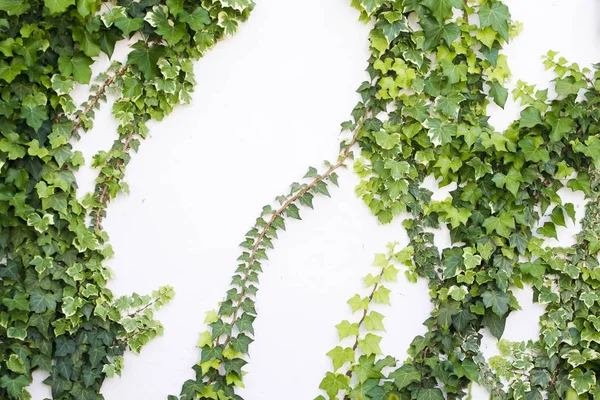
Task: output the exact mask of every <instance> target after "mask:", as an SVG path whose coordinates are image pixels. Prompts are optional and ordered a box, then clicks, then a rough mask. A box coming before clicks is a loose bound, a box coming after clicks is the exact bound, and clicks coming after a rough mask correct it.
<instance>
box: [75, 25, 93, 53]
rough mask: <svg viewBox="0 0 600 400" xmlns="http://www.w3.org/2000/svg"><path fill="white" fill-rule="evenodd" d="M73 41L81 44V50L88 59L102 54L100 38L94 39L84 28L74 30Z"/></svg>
mask: <svg viewBox="0 0 600 400" xmlns="http://www.w3.org/2000/svg"><path fill="white" fill-rule="evenodd" d="M73 40H75V41H76V42H77V43H78V44H79V48H80V49H81V50H83V53H84V54H85V55H86V56H88V57H96V56H98V55H99V54H100V44H99V41H98V38H96V37H94V36H93V34H91V33H90V32H89V31H87V30H86V29H83V28H79V27H77V28H74V29H73Z"/></svg>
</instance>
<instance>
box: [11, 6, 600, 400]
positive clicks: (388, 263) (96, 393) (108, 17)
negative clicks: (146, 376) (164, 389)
mask: <svg viewBox="0 0 600 400" xmlns="http://www.w3.org/2000/svg"><path fill="white" fill-rule="evenodd" d="M351 5H352V6H353V7H354V8H356V9H357V11H358V15H359V18H360V20H362V21H364V22H365V23H368V24H370V26H371V27H372V29H371V32H370V35H369V43H370V47H369V48H370V57H369V59H368V68H367V73H368V77H369V79H368V80H367V81H365V82H363V83H362V84H360V86H359V88H358V90H357V92H358V94H359V96H360V99H361V100H360V101H359V102H358V104H357V105H356V106H355V107H354V109H353V110H351V113H350V115H351V118H350V119H349V120H348V121H346V122H344V123H342V129H343V131H344V132H346V134H347V135H346V139H345V140H343V141H342V143H341V145H340V151H339V154H337V155H336V156H334V157H333V158H332V159H331V162H327V163H325V165H324V166H322V168H314V167H310V168H309V169H308V171H307V173H306V175H305V176H304V177H303V178H302V180H301V181H300V182H295V183H293V184H292V185H291V187H290V190H289V191H288V192H287V193H284V194H283V195H281V196H279V197H277V198H276V199H275V201H274V203H272V204H270V205H266V206H265V207H264V208H263V209H262V212H261V213H260V215H259V217H258V218H257V219H256V223H255V225H254V226H252V227H251V228H250V230H249V231H248V233H247V234H246V236H245V238H244V239H243V241H242V243H241V247H242V252H241V255H240V257H239V259H238V265H237V269H235V266H234V268H232V269H234V270H235V273H234V275H233V277H232V280H231V286H230V288H229V289H228V290H227V292H226V295H225V297H224V298H223V300H222V301H221V302H220V303H219V305H218V307H217V308H216V309H215V310H214V311H209V312H208V313H207V316H206V319H205V321H204V322H205V323H206V325H207V330H206V331H204V332H202V333H201V334H200V337H199V341H198V346H197V347H198V348H190V352H192V351H193V352H196V353H197V355H198V361H197V363H196V364H195V365H194V366H193V370H194V371H195V378H194V379H190V380H187V381H185V382H183V383H182V388H181V391H180V393H176V394H173V395H170V396H168V399H169V400H175V399H180V400H191V399H216V400H225V399H240V398H241V397H240V396H239V395H238V394H236V390H237V389H238V388H240V387H242V386H243V377H244V374H245V373H244V366H245V365H246V364H247V363H248V362H249V360H250V359H249V357H248V355H249V352H250V351H251V348H252V346H251V344H252V342H253V341H254V333H255V332H254V327H253V325H254V322H255V320H256V318H258V312H257V307H256V304H255V303H256V298H257V294H258V288H259V276H260V274H261V273H262V272H263V268H264V267H265V266H266V264H267V260H268V253H269V252H270V251H272V249H273V248H274V245H275V244H276V239H277V235H278V232H280V231H281V230H284V229H285V227H286V220H289V219H300V215H301V213H304V212H305V210H306V209H308V208H312V207H313V199H314V197H315V196H330V193H329V188H330V186H331V185H332V184H333V185H338V184H339V182H338V172H339V170H340V169H341V168H344V167H347V166H352V168H353V169H354V172H355V173H356V174H358V176H359V177H360V178H361V182H360V184H359V185H358V186H357V187H356V194H357V195H358V196H359V197H360V198H361V199H362V200H363V201H364V203H365V205H366V206H367V207H368V208H369V209H370V211H371V212H372V214H373V215H374V217H376V218H377V219H378V221H379V222H380V223H381V224H387V223H390V222H391V221H393V220H394V219H399V220H401V221H402V226H403V227H404V229H405V230H406V233H407V234H408V238H409V243H408V245H407V246H401V245H400V244H398V243H390V244H389V245H388V251H387V253H385V254H377V255H376V256H375V261H374V267H373V269H372V270H371V272H370V273H368V274H367V275H366V276H365V277H364V287H365V289H364V292H361V293H357V294H356V295H354V296H353V297H351V298H350V299H349V300H348V305H349V307H350V308H351V311H352V313H353V314H352V315H353V317H352V318H351V319H348V320H343V321H341V322H340V323H339V324H338V325H337V326H335V327H331V329H336V330H337V332H338V335H339V340H340V342H339V344H338V345H336V346H335V347H334V348H333V349H331V351H329V352H328V353H327V355H328V356H329V357H330V358H331V369H330V371H324V372H323V379H322V381H321V383H320V385H319V387H318V388H315V393H316V392H318V391H320V392H321V394H320V395H319V396H318V397H317V399H316V400H321V399H353V400H363V399H386V400H394V399H402V400H404V399H407V400H408V399H416V400H443V399H449V400H452V399H464V398H469V397H470V389H471V387H472V385H473V384H474V383H476V384H478V385H481V386H483V387H484V388H485V389H487V390H488V391H489V393H490V398H491V399H526V400H538V399H539V400H541V399H544V398H545V399H551V400H552V399H568V400H575V399H596V398H600V389H598V388H597V382H596V380H597V377H596V373H597V371H598V369H599V367H598V366H599V365H600V364H599V363H600V318H599V317H598V311H599V310H600V304H599V301H600V297H599V295H598V294H597V291H598V290H597V289H598V287H599V286H600V267H599V266H598V251H599V250H600V240H599V236H598V235H599V234H600V227H599V226H600V224H599V223H600V220H599V218H600V216H599V211H598V210H599V199H598V196H599V194H598V193H599V191H598V189H599V177H600V175H599V174H598V168H599V167H600V138H599V136H598V133H599V125H598V122H599V119H600V111H599V109H598V103H599V100H600V92H599V90H600V72H598V70H597V69H596V67H594V69H590V68H582V67H580V66H578V65H576V64H570V63H569V62H568V61H567V60H565V59H564V58H561V57H560V56H559V55H558V54H556V53H554V52H551V51H550V52H549V53H548V54H547V56H546V57H545V59H544V60H543V63H544V65H545V67H546V68H547V69H549V70H552V71H553V73H554V74H555V79H554V81H553V89H554V90H553V91H548V90H537V89H536V88H535V87H533V86H529V85H527V84H525V83H522V82H520V83H519V84H518V85H517V88H516V89H515V90H514V91H512V93H509V92H508V90H507V80H508V78H509V77H510V71H509V69H508V64H507V59H506V56H505V55H503V54H502V48H503V46H505V45H506V43H508V42H509V41H510V39H511V37H514V36H515V35H517V34H518V31H519V25H518V24H516V23H514V22H513V21H512V19H511V16H510V12H509V9H508V7H507V6H506V5H505V4H504V3H503V2H502V1H499V0H396V1H386V0H353V1H352V4H351ZM253 7H254V3H253V2H252V1H251V0H202V1H190V0H167V1H166V2H164V3H163V2H161V1H159V0H142V1H138V2H134V1H127V0H125V1H117V2H99V1H89V0H47V1H36V0H28V1H21V0H19V1H16V0H0V53H2V56H1V57H0V133H1V136H2V137H1V138H0V177H1V180H0V249H1V250H2V253H3V254H2V258H1V259H0V279H1V280H0V293H1V294H2V301H1V303H0V398H2V399H4V398H6V399H29V398H31V396H30V395H29V393H28V391H27V387H28V386H29V385H30V384H31V382H32V372H33V371H36V370H44V371H47V373H48V378H47V379H46V380H45V382H44V383H46V384H47V385H49V386H50V387H51V390H52V398H53V399H78V400H79V399H81V400H88V399H89V400H97V399H101V398H103V397H102V395H101V394H100V390H101V387H102V383H103V382H104V380H105V379H106V378H111V377H113V376H114V375H118V374H119V373H120V371H121V369H122V368H123V366H124V365H123V364H124V359H123V354H124V352H125V351H128V350H130V351H133V352H139V351H140V350H141V349H142V347H143V346H144V345H145V344H146V343H148V342H149V341H150V340H152V339H154V338H155V337H156V336H158V335H160V334H161V333H162V330H163V327H162V325H161V324H160V322H158V321H157V320H155V319H154V315H153V314H154V311H155V310H157V309H159V308H160V307H162V306H164V305H165V304H166V303H168V301H169V300H170V299H171V298H172V297H173V289H172V288H171V287H168V286H166V287H162V288H159V289H157V290H156V291H154V292H153V293H151V294H148V295H138V294H133V295H131V296H124V297H116V296H114V295H113V294H112V293H111V291H110V290H108V289H107V287H106V284H107V281H108V280H109V279H110V278H111V273H110V271H109V270H108V269H107V268H106V267H105V265H104V263H105V261H106V260H107V259H108V258H110V257H111V256H112V249H111V247H110V244H109V242H108V235H107V234H106V232H105V231H104V230H103V227H102V221H103V219H104V218H105V217H106V215H107V210H109V207H108V205H109V203H110V201H111V200H112V199H114V198H115V197H116V196H117V195H118V194H119V193H121V192H126V191H127V190H128V186H127V184H126V182H125V180H124V177H125V170H126V167H127V165H128V163H129V161H130V159H131V156H132V151H131V150H133V151H134V152H135V151H137V149H138V148H139V146H140V145H141V142H142V141H143V139H144V138H146V137H147V135H148V127H147V124H148V122H149V121H151V120H158V121H160V120H162V119H163V118H165V117H166V116H167V115H168V114H169V113H170V112H171V111H172V109H173V107H175V106H176V105H177V104H179V103H187V102H189V101H190V99H191V97H190V93H191V91H192V90H193V88H194V85H195V78H194V74H193V62H194V61H196V60H197V59H199V58H201V57H202V56H203V55H204V54H205V52H206V51H208V50H209V49H210V48H211V47H213V46H214V45H215V44H217V43H218V42H219V41H220V40H221V39H223V38H224V37H227V36H230V35H232V34H234V33H235V32H236V29H237V26H238V24H239V23H241V22H243V21H245V20H246V19H247V18H248V17H249V16H250V13H251V11H252V9H253ZM126 40H129V41H130V42H131V43H133V45H131V47H130V48H129V51H128V55H127V60H126V62H125V63H119V62H116V61H115V62H113V63H112V65H111V66H110V68H108V70H107V71H106V72H104V73H102V74H100V75H99V76H97V77H94V79H93V80H92V70H91V66H92V65H93V64H94V63H95V62H97V60H98V56H99V55H100V53H104V54H106V55H107V56H109V57H110V56H112V54H113V51H114V48H115V46H116V45H117V44H118V43H120V42H122V41H123V43H125V42H124V41H126ZM123 45H124V44H123ZM90 82H92V84H91V85H90V86H89V89H90V94H89V99H88V101H86V102H85V103H83V104H81V105H77V104H75V103H74V101H73V99H72V97H71V93H72V91H73V89H74V88H75V87H76V86H77V85H78V84H88V83H90ZM511 94H512V96H513V97H514V98H515V99H516V100H518V101H519V102H520V104H521V107H522V108H521V113H520V118H519V119H518V120H517V121H514V122H513V123H512V124H511V125H510V126H509V127H508V128H507V129H506V130H505V131H504V132H499V131H497V130H496V129H494V127H493V126H491V125H490V123H489V122H488V119H489V116H488V115H487V106H488V105H489V104H490V103H492V102H493V103H495V104H496V105H498V106H500V107H504V105H505V103H506V101H507V99H508V96H509V95H511ZM107 96H114V97H115V99H116V101H115V103H114V105H113V106H112V115H113V117H114V118H115V120H116V121H117V122H118V124H119V126H118V129H117V134H118V139H117V140H116V141H115V142H114V144H113V146H112V148H111V149H110V150H109V151H99V152H98V153H97V154H96V155H95V156H94V158H93V161H92V166H93V167H95V168H96V169H97V170H98V177H97V179H96V187H95V190H94V191H93V192H92V193H89V194H88V195H86V196H85V198H84V199H83V200H78V199H77V197H76V195H75V194H76V189H77V182H76V179H75V175H74V174H75V172H76V171H77V170H78V168H79V167H80V166H81V165H84V159H83V157H82V155H81V153H80V152H78V151H74V150H73V146H74V144H75V143H76V142H77V140H78V139H79V138H80V135H81V134H82V133H85V132H86V131H88V130H89V129H91V128H92V126H93V122H94V117H95V111H96V110H97V109H98V108H99V107H100V106H101V104H102V103H104V102H105V100H106V98H107ZM431 176H433V177H434V178H435V179H436V180H437V182H438V184H439V186H440V187H445V186H448V187H450V188H451V189H450V190H449V196H448V197H447V198H446V199H444V200H434V199H433V198H432V194H433V193H432V192H431V191H430V190H428V189H427V188H425V185H424V180H425V179H426V178H428V177H431ZM562 188H568V189H570V190H572V191H574V192H581V193H582V194H583V195H584V196H585V198H586V201H587V203H586V206H585V216H584V218H583V220H582V221H580V222H581V226H582V229H581V232H579V233H578V234H577V235H576V237H575V239H576V240H575V244H574V245H572V246H568V247H552V248H550V247H547V245H546V242H545V241H544V239H545V238H557V227H560V226H565V225H566V223H567V221H568V220H569V219H571V220H573V221H575V205H574V204H572V203H567V202H564V201H563V199H562V198H561V197H560V196H559V195H558V194H557V193H558V191H559V190H560V189H562ZM331 201H335V199H332V200H331ZM441 226H444V227H446V228H447V229H448V231H449V232H450V238H451V244H450V245H448V246H447V247H445V248H438V247H437V246H436V245H435V243H434V237H435V233H434V232H435V230H436V229H437V228H440V227H441ZM193 267H194V266H193V265H190V268H193ZM269 267H276V266H273V265H271V266H269ZM397 279H408V280H409V281H411V282H414V281H416V280H417V279H424V280H426V281H427V282H428V285H429V295H430V298H431V302H432V305H433V311H432V312H431V315H430V316H429V318H427V319H426V320H425V321H424V325H425V327H426V328H427V331H426V333H425V334H424V335H420V336H417V337H415V338H414V340H413V341H412V343H411V345H410V347H409V349H408V353H407V355H406V357H404V358H402V359H398V358H396V357H393V356H390V355H386V354H384V353H383V352H382V350H381V348H380V342H381V340H382V337H383V336H382V335H383V334H384V331H385V328H384V319H385V315H384V314H383V313H382V312H379V311H376V310H374V309H373V306H374V305H375V304H387V305H389V304H390V296H389V295H390V289H389V284H390V283H392V282H394V281H396V280H397ZM524 285H530V286H531V287H532V288H533V293H534V301H536V302H538V303H540V304H542V305H544V306H545V311H544V313H543V315H542V316H541V318H540V321H539V323H540V331H541V333H540V337H539V338H538V340H535V341H527V342H522V343H512V342H507V341H505V340H501V339H502V336H503V333H504V328H505V324H506V318H507V317H508V316H509V315H510V313H511V312H513V311H516V310H518V309H519V308H520V307H519V304H518V302H517V299H516V298H515V296H514V295H513V289H514V288H522V287H523V286H524ZM397 306H399V307H401V306H402V305H397ZM378 310H379V308H378ZM387 310H388V311H387V312H388V313H392V312H394V307H388V308H387ZM484 328H487V329H488V330H489V331H490V332H491V333H492V335H493V336H495V337H496V338H497V339H500V342H499V348H500V352H501V355H500V356H497V357H493V358H490V359H486V358H485V357H484V356H483V354H482V351H481V339H482V331H483V329H484ZM320 329H330V328H329V327H320ZM298 379H299V380H301V379H302V377H298ZM299 384H301V381H300V382H299ZM288 395H290V394H288V393H282V394H281V397H284V396H285V397H287V396H288Z"/></svg>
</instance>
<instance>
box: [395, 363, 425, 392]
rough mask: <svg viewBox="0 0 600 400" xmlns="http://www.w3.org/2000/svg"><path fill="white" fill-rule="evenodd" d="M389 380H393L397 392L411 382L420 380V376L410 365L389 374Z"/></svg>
mask: <svg viewBox="0 0 600 400" xmlns="http://www.w3.org/2000/svg"><path fill="white" fill-rule="evenodd" d="M388 378H389V379H393V380H394V384H395V385H396V388H398V390H402V389H404V388H405V387H407V386H408V385H410V384H411V383H413V382H418V381H420V380H421V374H420V373H419V371H417V370H416V368H415V367H413V366H412V365H411V364H404V365H403V366H401V367H400V368H398V369H397V370H395V371H394V372H392V373H391V374H390V376H389V377H388Z"/></svg>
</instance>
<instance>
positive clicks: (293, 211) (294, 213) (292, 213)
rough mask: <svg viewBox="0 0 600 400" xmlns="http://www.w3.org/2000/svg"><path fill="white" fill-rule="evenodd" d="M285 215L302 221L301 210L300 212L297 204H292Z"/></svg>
mask: <svg viewBox="0 0 600 400" xmlns="http://www.w3.org/2000/svg"><path fill="white" fill-rule="evenodd" d="M285 215H287V216H288V217H290V218H294V219H302V218H300V210H298V207H297V206H296V205H295V204H290V205H289V206H288V207H287V208H286V210H285Z"/></svg>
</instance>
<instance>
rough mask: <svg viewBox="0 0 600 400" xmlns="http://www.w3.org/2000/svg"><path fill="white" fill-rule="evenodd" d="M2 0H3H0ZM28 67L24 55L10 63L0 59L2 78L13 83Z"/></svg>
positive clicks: (0, 76) (0, 77) (0, 74)
mask: <svg viewBox="0 0 600 400" xmlns="http://www.w3.org/2000/svg"><path fill="white" fill-rule="evenodd" d="M0 1H1V0H0ZM26 70H27V67H26V66H25V62H24V61H23V58H22V57H14V58H13V59H12V60H11V61H10V64H9V63H7V62H6V61H4V60H0V79H3V80H5V81H6V82H7V83H11V82H12V81H14V80H15V78H16V77H17V76H19V74H20V73H21V72H22V71H26Z"/></svg>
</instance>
